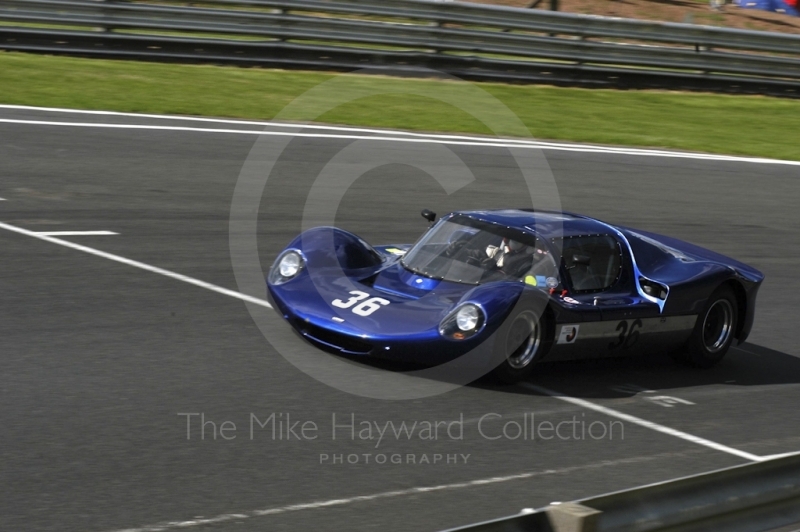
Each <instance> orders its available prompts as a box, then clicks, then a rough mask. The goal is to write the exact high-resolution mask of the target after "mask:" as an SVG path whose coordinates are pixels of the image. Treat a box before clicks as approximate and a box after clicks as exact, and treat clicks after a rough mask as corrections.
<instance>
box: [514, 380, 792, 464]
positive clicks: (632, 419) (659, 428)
mask: <svg viewBox="0 0 800 532" xmlns="http://www.w3.org/2000/svg"><path fill="white" fill-rule="evenodd" d="M520 386H522V387H523V388H527V389H528V390H533V391H535V392H537V393H541V394H544V395H549V396H550V397H553V398H555V399H560V400H562V401H566V402H568V403H572V404H574V405H577V406H580V407H583V408H587V409H589V410H594V411H595V412H600V413H601V414H605V415H607V416H611V417H615V418H618V419H621V420H623V421H627V422H628V423H633V424H635V425H639V426H642V427H645V428H648V429H651V430H654V431H656V432H661V433H662V434H668V435H670V436H675V437H676V438H680V439H682V440H686V441H688V442H692V443H696V444H697V445H703V446H705V447H708V448H709V449H714V450H716V451H722V452H724V453H728V454H732V455H734V456H738V457H739V458H744V459H745V460H750V461H753V462H763V461H765V460H769V459H770V458H772V457H770V456H757V455H755V454H751V453H747V452H744V451H740V450H739V449H734V448H733V447H728V446H727V445H722V444H721V443H717V442H713V441H711V440H707V439H705V438H701V437H699V436H694V435H692V434H689V433H687V432H683V431H680V430H676V429H673V428H670V427H665V426H664V425H659V424H658V423H653V422H652V421H647V420H646V419H642V418H638V417H636V416H632V415H630V414H624V413H622V412H619V411H617V410H614V409H612V408H608V407H605V406H600V405H597V404H594V403H592V402H589V401H586V400H584V399H578V398H576V397H569V396H566V395H564V394H562V393H560V392H556V391H553V390H548V389H547V388H543V387H541V386H537V385H535V384H530V383H523V384H521V385H520ZM775 456H777V455H775Z"/></svg>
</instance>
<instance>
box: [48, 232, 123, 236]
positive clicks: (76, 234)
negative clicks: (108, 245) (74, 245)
mask: <svg viewBox="0 0 800 532" xmlns="http://www.w3.org/2000/svg"><path fill="white" fill-rule="evenodd" d="M36 234H37V235H39V236H111V235H118V234H119V233H115V232H114V231H36Z"/></svg>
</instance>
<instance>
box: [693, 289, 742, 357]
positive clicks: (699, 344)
mask: <svg viewBox="0 0 800 532" xmlns="http://www.w3.org/2000/svg"><path fill="white" fill-rule="evenodd" d="M738 319H739V316H738V311H737V305H736V296H734V294H733V291H732V290H731V289H730V288H728V287H727V286H722V287H720V288H718V289H717V290H716V291H715V292H714V293H713V294H711V297H709V298H708V302H707V303H706V306H705V308H704V309H703V312H701V313H700V315H699V316H698V317H697V323H696V324H695V326H694V330H693V331H692V335H691V336H690V337H689V341H688V342H687V343H686V350H685V352H684V353H683V356H682V357H681V358H682V359H683V360H682V361H684V362H687V363H689V364H690V365H692V366H697V367H701V368H710V367H711V366H713V365H714V364H716V363H717V362H719V361H720V360H722V357H724V356H725V354H726V353H727V352H728V349H729V348H730V347H731V344H732V343H733V336H734V334H735V333H736V324H737V322H738V321H737V320H738Z"/></svg>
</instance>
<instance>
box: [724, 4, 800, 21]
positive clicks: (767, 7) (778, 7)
mask: <svg viewBox="0 0 800 532" xmlns="http://www.w3.org/2000/svg"><path fill="white" fill-rule="evenodd" d="M735 3H736V5H738V6H739V7H744V8H746V9H763V10H764V11H774V12H776V13H785V14H787V15H793V16H795V17H797V16H800V11H798V10H797V3H795V5H791V4H789V3H787V2H786V1H785V0H735Z"/></svg>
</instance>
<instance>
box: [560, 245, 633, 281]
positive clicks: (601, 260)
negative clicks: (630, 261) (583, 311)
mask: <svg viewBox="0 0 800 532" xmlns="http://www.w3.org/2000/svg"><path fill="white" fill-rule="evenodd" d="M562 257H563V260H564V267H565V269H566V270H567V275H568V276H569V279H570V283H571V284H572V288H573V289H574V290H576V291H578V292H599V291H602V290H606V289H608V288H610V287H611V286H612V285H613V284H614V282H615V281H616V280H617V278H618V277H619V274H620V268H621V267H622V257H621V256H620V250H619V245H618V244H617V241H616V240H614V239H613V238H612V237H610V236H608V235H595V236H576V237H571V238H565V239H564V240H563V248H562Z"/></svg>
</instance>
